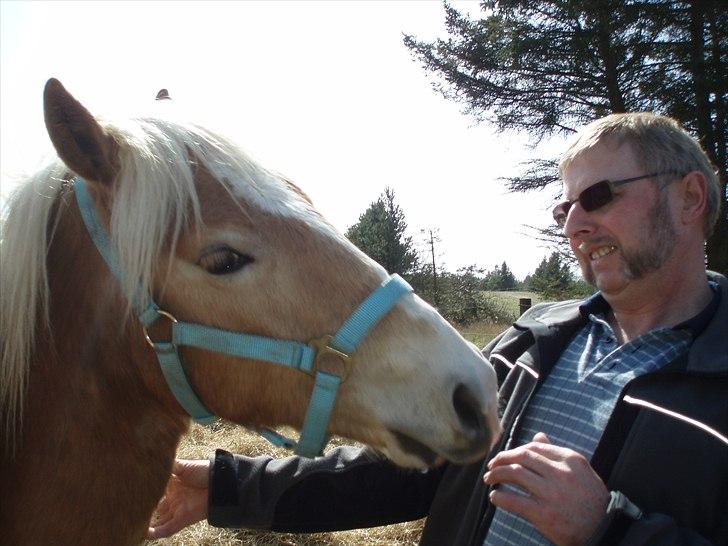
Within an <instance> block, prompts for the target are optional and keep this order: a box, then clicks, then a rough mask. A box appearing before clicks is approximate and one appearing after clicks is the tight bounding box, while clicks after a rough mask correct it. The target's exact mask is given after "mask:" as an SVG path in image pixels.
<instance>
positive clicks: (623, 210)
mask: <svg viewBox="0 0 728 546" xmlns="http://www.w3.org/2000/svg"><path fill="white" fill-rule="evenodd" d="M643 171H644V168H643V167H641V166H640V165H639V163H638V162H637V160H636V158H635V156H634V153H633V152H632V149H631V147H630V146H629V145H626V144H625V145H622V146H619V147H615V146H613V145H609V144H607V143H601V144H598V145H597V146H596V147H595V148H594V149H592V150H590V151H589V152H587V153H585V154H584V155H582V156H581V157H579V158H578V159H577V160H575V161H574V162H573V163H572V164H571V165H570V166H569V168H568V169H566V171H565V172H564V196H565V198H566V199H568V200H573V199H576V198H577V197H578V196H579V194H580V193H581V192H582V191H583V190H584V189H586V188H588V187H589V186H591V185H592V184H594V183H595V182H597V181H599V180H605V179H607V180H620V179H626V178H631V177H635V176H640V175H643V174H647V173H646V172H643ZM614 194H615V197H614V199H613V200H612V201H611V202H610V203H608V204H606V205H604V206H603V207H601V208H599V209H597V210H594V211H592V212H586V211H585V210H584V209H583V208H582V207H581V205H580V203H578V202H577V203H574V204H573V206H572V207H571V210H570V211H569V215H568V217H567V219H566V223H565V224H564V234H565V235H566V236H567V237H568V238H569V243H570V245H571V249H572V251H573V252H574V255H575V256H576V258H577V260H578V261H579V265H580V266H581V271H582V274H583V276H584V279H585V280H586V281H587V282H589V283H590V284H592V285H594V286H596V287H597V288H599V290H601V292H602V293H603V294H604V295H605V296H613V295H617V294H620V293H622V292H623V291H624V290H625V289H627V288H629V287H630V286H633V287H634V286H639V283H636V282H635V281H640V280H642V279H644V278H645V277H646V276H647V275H648V274H650V273H652V272H655V271H658V270H660V268H661V267H662V266H663V265H664V264H665V262H666V261H667V260H668V258H669V257H670V255H671V254H672V251H673V249H674V247H675V241H676V233H675V228H674V224H673V219H672V214H671V211H670V205H669V202H668V194H667V192H666V191H659V190H658V189H657V187H656V185H655V183H654V182H653V181H652V180H650V179H645V180H639V181H635V182H630V183H629V184H624V185H622V186H619V187H617V188H615V190H614Z"/></svg>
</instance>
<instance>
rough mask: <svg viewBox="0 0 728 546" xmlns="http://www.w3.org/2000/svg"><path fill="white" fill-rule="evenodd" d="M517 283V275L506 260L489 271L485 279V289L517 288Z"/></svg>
mask: <svg viewBox="0 0 728 546" xmlns="http://www.w3.org/2000/svg"><path fill="white" fill-rule="evenodd" d="M517 284H518V281H517V280H516V276H515V275H514V274H513V272H512V271H511V270H510V268H509V267H508V264H507V263H506V262H503V263H502V264H501V265H500V267H499V266H496V267H495V268H493V271H489V272H488V273H487V274H486V275H485V279H484V280H483V288H484V289H485V290H515V288H516V285H517Z"/></svg>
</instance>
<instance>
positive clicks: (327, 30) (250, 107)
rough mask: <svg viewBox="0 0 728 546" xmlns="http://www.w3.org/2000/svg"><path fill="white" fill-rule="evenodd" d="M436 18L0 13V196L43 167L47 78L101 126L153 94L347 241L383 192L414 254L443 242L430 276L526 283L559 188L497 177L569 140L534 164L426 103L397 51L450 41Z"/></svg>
mask: <svg viewBox="0 0 728 546" xmlns="http://www.w3.org/2000/svg"><path fill="white" fill-rule="evenodd" d="M452 3H453V4H454V5H455V6H456V7H457V8H458V9H460V10H461V11H468V12H470V13H478V9H479V8H478V4H477V2H472V1H455V2H452ZM444 19H445V15H444V9H443V5H442V2H440V1H437V0H425V1H416V0H407V1H372V0H370V1H344V0H339V1H337V0H329V1H322V2H314V1H308V0H298V1H293V2H289V1H272V2H255V1H246V2H232V1H225V2H204V3H198V2H173V1H166V2H135V1H131V0H127V1H122V2H111V1H103V2H89V1H83V2H63V1H52V2H28V1H11V0H0V56H1V59H0V171H1V172H2V179H1V180H2V182H1V183H0V193H2V194H3V195H7V193H8V192H9V191H11V190H12V187H13V184H14V183H15V181H16V180H17V179H18V177H19V175H21V174H22V173H23V172H33V170H35V169H36V168H37V167H38V166H39V165H40V164H41V162H42V161H43V159H44V158H47V157H48V156H49V155H50V154H52V146H51V144H50V141H49V139H48V136H47V134H46V131H45V127H44V124H43V111H42V91H43V86H44V84H45V82H46V81H47V80H48V78H50V77H55V78H58V79H59V80H60V81H61V82H62V83H63V84H64V86H65V87H66V88H67V89H68V90H69V91H70V92H71V93H72V94H73V95H74V96H75V97H76V98H77V99H79V100H80V101H81V102H82V103H83V104H84V105H85V106H86V107H87V108H88V109H89V110H90V111H91V112H92V113H94V114H97V115H101V116H104V115H106V116H109V115H121V114H128V115H134V114H135V113H137V114H138V113H140V112H144V111H148V110H149V107H150V105H151V104H152V103H153V101H154V97H155V95H156V93H157V91H158V90H159V89H161V88H163V87H164V88H167V89H168V90H169V93H170V95H171V97H172V99H173V101H174V103H175V106H177V105H179V107H180V108H183V109H184V110H185V111H188V112H189V115H188V117H189V118H190V119H192V120H194V121H199V122H201V123H203V124H205V125H206V126H208V127H210V128H211V129H218V130H221V131H222V132H224V133H225V134H228V135H230V136H232V137H233V138H234V139H235V140H236V141H237V142H238V143H239V144H240V145H241V147H242V148H243V149H245V150H246V151H248V152H249V153H250V154H251V155H252V156H253V157H254V158H256V159H257V160H258V161H259V162H260V163H261V164H263V165H264V166H265V167H267V168H269V169H271V170H273V171H276V172H279V173H282V174H284V175H285V176H286V177H288V178H289V179H290V180H292V181H294V182H295V183H296V184H297V185H298V186H300V187H301V188H302V189H303V190H304V191H305V192H306V193H307V194H308V195H309V196H310V197H311V199H312V200H313V202H314V204H315V205H316V207H317V208H318V210H319V211H320V212H321V213H322V214H323V215H324V216H326V217H327V218H328V219H329V220H330V221H331V222H332V223H333V224H334V226H336V227H337V228H338V229H340V230H341V231H345V230H346V229H347V228H348V227H350V226H351V225H353V224H354V223H356V222H357V220H358V218H359V216H360V215H361V214H362V213H363V212H364V211H365V210H366V209H367V207H368V206H369V205H370V204H371V203H372V202H374V201H376V200H377V198H378V197H379V196H380V195H381V194H382V193H383V191H384V189H385V188H386V187H390V188H392V189H393V190H394V194H395V198H396V202H397V203H398V204H399V205H400V207H401V208H402V210H403V211H404V214H405V219H406V221H407V224H408V228H409V234H410V235H411V236H412V237H413V239H414V240H415V242H416V243H417V244H419V243H420V241H423V235H422V234H421V231H422V230H430V229H434V230H437V233H438V237H439V242H437V243H436V246H435V251H436V260H437V262H438V264H442V265H443V266H445V267H446V268H447V269H448V270H450V271H455V270H456V269H457V268H459V267H463V266H468V265H476V266H478V267H482V268H485V269H492V268H493V267H494V266H495V265H497V264H500V263H502V262H503V261H506V262H507V263H508V265H509V267H510V268H511V270H512V271H513V272H514V273H515V275H516V276H517V277H518V278H523V277H524V276H525V275H526V274H528V273H530V272H532V271H533V270H534V269H535V268H536V266H537V265H538V264H539V262H540V261H541V260H542V259H543V258H544V257H545V256H547V255H548V254H549V250H548V248H545V247H544V246H543V245H542V243H539V242H538V241H536V240H535V239H534V238H533V237H532V234H533V232H532V231H531V230H529V229H528V228H527V227H525V226H526V225H536V226H543V225H546V224H547V223H548V222H549V220H550V212H549V211H550V208H551V206H552V205H553V198H554V197H555V190H554V191H550V190H546V191H544V192H535V193H531V194H509V193H508V192H507V191H506V190H505V187H504V184H503V183H502V182H500V181H499V180H498V178H499V177H502V176H507V175H510V174H513V173H517V172H519V170H520V167H519V163H521V162H523V161H525V160H527V159H529V158H532V157H538V156H539V155H544V151H543V148H546V150H547V151H548V152H550V153H552V154H558V150H559V148H560V147H561V146H563V143H560V142H556V143H555V142H550V143H546V144H545V145H544V146H542V147H541V148H539V149H536V150H534V149H533V148H532V147H530V146H529V141H528V139H527V136H526V135H519V134H498V133H497V132H496V131H495V129H494V128H493V127H492V126H490V125H488V124H487V123H481V124H477V123H476V122H475V120H474V119H473V118H472V117H468V116H467V115H465V114H464V113H463V112H462V105H458V104H456V103H453V102H451V101H448V100H446V99H445V98H443V97H442V95H440V94H439V93H437V92H435V91H434V90H433V89H432V85H431V82H432V77H431V76H428V75H427V74H426V73H425V72H424V70H423V69H422V67H421V66H420V64H419V63H418V62H417V61H415V60H414V59H413V57H412V55H411V54H410V52H409V51H408V50H407V48H406V47H405V46H404V44H403V42H402V38H403V33H406V34H413V35H415V36H416V37H418V38H419V39H426V40H433V39H435V38H438V37H441V38H442V37H446V32H445V28H444Z"/></svg>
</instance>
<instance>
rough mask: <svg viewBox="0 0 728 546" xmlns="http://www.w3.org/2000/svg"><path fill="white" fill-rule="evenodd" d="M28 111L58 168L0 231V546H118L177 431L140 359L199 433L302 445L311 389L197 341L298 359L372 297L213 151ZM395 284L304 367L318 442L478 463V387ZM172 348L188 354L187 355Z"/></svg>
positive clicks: (242, 158) (291, 196)
mask: <svg viewBox="0 0 728 546" xmlns="http://www.w3.org/2000/svg"><path fill="white" fill-rule="evenodd" d="M44 101H45V103H44V104H45V119H46V126H47V128H48V133H49V135H50V138H51V140H52V142H53V145H54V146H55V148H56V150H57V152H58V156H59V158H60V160H58V161H56V162H54V163H53V164H52V165H50V166H49V167H48V168H47V169H45V170H43V171H42V172H39V173H37V174H36V175H35V176H34V177H32V178H31V179H29V180H27V181H26V183H25V184H23V186H21V187H20V188H19V189H18V190H17V191H16V192H15V193H14V195H13V196H12V198H11V199H10V200H9V201H8V203H7V213H6V216H5V219H4V222H3V224H2V229H3V231H2V244H1V246H0V250H1V252H2V254H1V255H0V259H1V261H2V303H1V304H0V305H1V313H0V319H1V320H2V322H1V323H0V337H1V339H2V367H1V368H0V372H1V375H0V379H1V380H2V383H1V387H2V390H1V391H0V409H1V410H2V412H1V414H0V416H1V417H2V421H1V423H2V424H1V427H2V441H3V442H4V449H3V450H2V451H3V453H2V465H1V467H0V484H1V491H2V493H1V494H2V498H1V499H0V537H2V539H1V541H2V542H3V543H4V544H14V545H15V544H133V543H138V542H140V541H141V540H142V539H143V537H144V534H145V531H146V528H147V523H148V521H149V519H150V516H151V514H152V512H153V510H154V508H155V506H156V503H157V501H158V500H159V498H160V496H161V495H162V493H163V491H164V487H165V484H166V481H167V478H168V476H169V474H170V471H171V468H172V462H173V459H174V455H175V449H176V446H177V444H178V442H179V440H180V437H181V436H182V434H184V432H185V431H186V430H187V428H188V426H189V422H190V419H189V415H188V412H186V411H185V408H186V403H185V400H184V395H183V396H182V397H180V396H177V395H176V394H173V393H176V392H177V391H176V389H177V387H175V386H173V387H169V386H168V384H167V382H166V381H165V378H166V374H167V369H166V368H165V366H166V363H164V362H162V366H161V367H160V363H158V362H157V354H155V353H159V351H158V350H157V347H161V346H166V347H173V348H174V349H175V351H176V350H177V349H179V347H176V345H175V344H179V345H180V346H182V348H181V349H180V351H181V353H182V356H183V361H184V370H183V371H182V374H181V375H182V377H183V383H184V384H185V386H183V387H184V388H186V389H187V394H190V393H191V396H193V397H196V398H195V400H196V401H197V402H199V405H200V406H201V407H202V408H203V409H204V410H209V412H210V413H211V414H214V415H217V416H220V417H222V418H225V419H229V420H231V421H234V422H237V423H241V424H246V425H252V426H265V425H291V426H294V427H297V428H301V427H302V426H303V428H304V429H305V423H304V418H305V414H306V412H307V409H306V408H307V404H308V399H309V397H310V396H311V394H312V391H315V390H316V388H317V387H316V385H317V383H318V377H319V375H326V373H324V372H321V373H319V371H320V370H319V371H315V370H314V371H315V373H313V372H312V371H311V370H310V369H309V370H308V372H309V373H302V371H301V370H300V369H291V368H290V367H287V366H286V365H271V364H270V363H268V362H265V360H271V358H272V357H271V356H270V355H271V354H272V353H275V354H277V349H273V350H272V352H271V351H268V352H267V353H265V352H264V353H265V354H264V356H263V357H261V358H260V359H258V358H255V357H254V356H251V355H249V354H248V353H246V352H245V350H241V352H240V351H238V348H235V347H233V348H232V349H231V348H230V347H226V348H221V347H218V346H214V347H208V346H207V345H208V341H209V339H208V337H210V336H211V337H212V338H215V339H217V338H221V337H224V338H225V339H229V336H232V337H233V341H232V342H230V343H231V344H232V345H235V344H236V343H237V342H238V341H239V340H240V339H241V336H248V337H255V336H258V337H256V339H263V340H270V339H279V340H287V341H284V342H283V343H287V344H293V345H294V346H296V347H299V346H302V347H303V349H302V351H303V352H304V353H305V352H306V347H308V345H305V342H307V341H308V340H312V339H319V338H321V337H322V335H324V334H334V333H337V332H339V333H340V332H341V331H342V329H345V328H344V327H343V326H342V325H343V324H345V323H348V322H349V321H350V320H349V319H351V318H352V317H354V316H356V317H358V318H357V320H359V319H361V316H359V315H361V314H362V313H361V312H358V311H355V310H356V309H357V308H359V306H360V305H363V306H364V307H367V306H369V307H368V311H371V302H370V300H371V299H372V298H374V299H375V300H376V299H377V298H379V297H380V296H381V294H382V290H383V289H382V286H383V285H384V284H387V282H389V281H388V276H387V274H386V272H385V271H384V270H383V269H382V268H381V267H379V266H378V265H377V264H376V263H375V262H373V261H372V260H370V259H369V258H367V257H366V256H365V255H364V254H362V253H361V252H360V251H358V250H357V249H356V248H355V247H354V246H353V245H352V244H350V243H349V242H348V241H347V240H346V239H345V238H344V237H342V236H341V235H339V234H338V233H337V232H336V231H335V230H334V229H333V228H332V227H331V226H330V225H329V224H328V223H327V222H326V221H325V220H324V219H323V218H322V217H321V216H320V215H319V214H318V213H317V212H316V211H315V210H314V208H313V207H312V205H311V203H310V202H309V200H308V199H307V197H306V196H305V195H304V194H303V193H302V192H301V191H300V190H299V189H297V188H296V187H295V186H293V185H292V184H290V183H289V182H287V181H286V180H284V179H282V178H281V177H279V176H277V175H275V174H273V173H271V172H269V171H267V170H265V169H263V168H262V167H260V166H259V165H257V164H256V163H254V162H253V161H252V160H251V159H249V158H248V157H247V156H246V155H244V154H243V153H242V152H241V151H240V150H239V149H238V148H236V147H235V146H233V145H232V144H231V143H230V142H229V141H228V140H226V139H224V138H222V137H220V136H218V135H216V134H214V133H212V132H210V131H208V130H205V129H201V128H200V127H198V126H196V125H191V124H186V123H182V122H173V121H169V120H165V119H158V118H154V119H150V118H144V119H136V120H131V121H124V122H121V123H109V122H100V121H97V120H96V119H95V118H94V117H92V116H91V114H90V113H89V112H88V111H87V110H86V109H85V108H84V107H83V106H82V105H81V104H80V103H79V102H78V101H76V100H75V99H74V98H73V97H72V96H71V95H70V94H69V93H68V92H67V91H66V90H65V89H64V88H63V86H62V85H61V84H60V83H59V82H58V81H56V80H50V81H49V82H48V83H47V85H46V88H45V94H44ZM115 268H116V269H118V271H114V269H115ZM390 280H391V279H390ZM390 284H391V283H390ZM395 284H397V285H398V286H399V287H400V288H401V287H402V286H405V289H404V290H400V291H399V292H398V293H397V295H396V297H395V298H394V299H393V300H391V301H390V302H389V304H388V305H387V306H386V307H387V308H386V309H384V310H379V311H376V312H375V315H377V316H376V317H375V319H374V320H372V321H370V323H369V324H368V326H367V328H366V329H365V330H366V331H365V332H363V333H362V335H361V336H360V337H361V339H360V340H359V343H358V344H355V345H357V346H356V347H355V350H354V351H353V354H351V355H350V356H347V355H341V353H340V352H337V351H338V350H333V349H330V348H329V347H328V346H326V347H324V349H325V351H330V352H331V354H333V355H334V356H333V358H332V359H330V360H331V361H330V362H328V364H326V366H327V368H326V369H327V370H329V371H331V370H334V371H331V373H332V374H334V375H336V374H335V370H336V369H338V368H345V369H346V370H345V371H346V372H348V376H347V375H346V374H344V373H343V372H342V373H340V374H339V375H340V376H341V377H340V381H341V382H340V385H341V387H340V392H339V396H338V398H335V400H336V401H335V406H334V404H333V402H332V404H331V406H332V408H333V410H332V413H331V419H330V422H329V425H328V429H327V433H335V434H341V435H345V436H349V437H351V438H354V439H358V440H361V441H363V442H366V443H367V444H369V445H371V446H372V447H374V448H375V449H376V450H378V451H380V452H382V453H383V454H385V455H387V456H388V457H390V458H391V459H392V460H393V461H394V462H396V463H398V464H400V465H403V466H410V467H423V466H427V465H431V464H434V463H435V461H436V460H437V459H440V458H444V459H448V460H451V461H454V462H465V461H469V460H472V459H474V458H477V457H480V456H482V455H483V454H484V452H485V451H486V450H487V449H488V448H489V447H490V445H491V444H492V443H493V441H494V438H495V436H496V435H497V434H498V432H499V425H498V422H497V417H496V385H495V382H496V378H495V374H494V372H493V370H492V369H491V368H490V367H489V366H488V365H487V363H486V362H484V360H483V359H482V358H481V357H480V355H479V354H478V353H477V352H476V351H475V350H474V349H473V347H472V346H471V345H469V344H468V343H467V342H466V341H464V340H463V339H462V338H461V337H460V336H459V335H458V334H457V332H456V331H455V330H454V329H453V328H452V327H451V326H449V325H448V324H447V322H445V321H444V320H443V319H442V318H441V317H440V316H439V315H438V314H437V313H436V312H435V311H434V310H433V309H432V308H431V307H430V306H428V305H427V304H425V303H424V302H423V301H422V300H420V299H419V298H417V297H416V296H415V295H413V294H412V293H411V292H410V290H408V289H406V288H408V287H406V285H404V284H403V283H402V282H401V281H397V283H395ZM140 301H142V302H144V304H145V305H147V304H149V305H151V306H152V312H153V314H154V319H157V318H160V317H161V318H162V320H149V315H148V310H149V307H146V310H145V311H143V312H141V315H140V314H139V313H138V311H139V310H138V308H137V306H136V303H137V302H140ZM152 301H153V302H155V303H156V305H158V306H159V308H161V309H163V310H164V311H165V312H164V313H162V312H161V311H159V312H158V311H156V309H157V308H156V307H155V306H154V304H151V303H149V302H152ZM362 302H365V303H366V302H368V303H366V305H365V304H363V303H362ZM375 307H376V305H375ZM167 313H169V315H168V314H167ZM364 314H366V313H364ZM171 316H174V318H175V320H177V321H179V322H178V323H174V324H173V325H171V326H170V323H169V321H168V320H167V318H166V317H171ZM170 320H171V318H170ZM190 325H192V326H190ZM195 325H197V326H195ZM147 327H149V328H147ZM185 328H191V329H193V330H194V332H197V333H196V334H194V335H193V336H192V337H195V335H197V334H199V332H200V331H202V332H203V333H204V336H208V337H204V336H202V337H204V340H203V341H200V340H199V339H197V338H196V339H197V341H195V340H192V341H190V340H189V339H187V338H184V336H182V334H184V332H185V331H186V330H185ZM147 329H149V333H148V336H149V337H148V338H147V339H145V335H146V334H147ZM180 332H182V333H180ZM210 332H212V333H210ZM188 333H189V332H188ZM200 335H202V334H200ZM251 335H252V336H251ZM166 336H172V338H173V339H172V341H171V342H165V341H164V340H165V339H167V340H168V337H166ZM177 336H182V337H183V338H184V339H187V341H175V340H177V339H178V337H177ZM225 336H228V337H225ZM235 336H237V337H235ZM338 336H339V334H337V337H338ZM198 337H199V336H198ZM245 339H247V337H246V338H245ZM334 341H335V340H334ZM276 343H277V342H276ZM286 346H288V345H286ZM324 349H321V348H319V351H320V352H321V351H324ZM310 351H313V353H312V354H314V353H315V354H318V353H316V349H315V348H313V349H310ZM325 351H324V352H325ZM238 352H240V354H238ZM253 352H255V351H253ZM165 354H166V353H165ZM175 354H177V353H176V352H175ZM233 355H235V356H233ZM163 356H164V355H162V356H160V359H162V357H163ZM329 356H330V355H329ZM175 358H176V357H175ZM272 359H273V360H274V361H275V358H272ZM339 360H340V361H339ZM177 364H178V367H179V365H180V363H177ZM317 365H318V364H317ZM322 366H323V365H322ZM337 366H338V368H337ZM180 369H181V368H180ZM180 369H178V370H177V371H180ZM322 369H323V368H322ZM304 371H306V370H304ZM173 382H174V380H173ZM187 383H189V385H188V384H187ZM184 388H183V390H184ZM334 394H335V393H334ZM312 405H313V402H312ZM332 408H329V409H332ZM194 411H195V410H194V408H193V410H192V411H190V413H194ZM198 417H199V416H198ZM208 417H209V416H208ZM324 426H325V424H324Z"/></svg>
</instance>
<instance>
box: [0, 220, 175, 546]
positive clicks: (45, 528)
mask: <svg viewBox="0 0 728 546" xmlns="http://www.w3.org/2000/svg"><path fill="white" fill-rule="evenodd" d="M71 227H73V226H72V225H71ZM76 227H77V226H76ZM64 228H65V230H68V229H69V228H68V224H67V225H66V226H62V227H61V228H60V231H59V234H58V236H57V238H56V240H57V241H59V240H65V241H68V240H73V239H72V237H73V236H74V234H73V233H68V232H63V231H64ZM71 231H72V230H71ZM75 236H76V237H79V239H78V240H77V242H76V244H75V245H72V244H70V245H67V246H66V248H65V249H64V248H62V247H60V245H54V246H53V247H52V248H51V251H50V252H49V259H48V261H49V286H50V293H51V298H50V319H51V333H50V334H41V335H40V336H39V337H40V339H39V342H38V343H37V345H36V348H35V351H34V360H33V362H32V363H31V367H30V376H29V383H28V389H27V395H26V399H25V407H24V415H23V425H22V431H21V433H22V436H21V439H20V442H21V443H20V447H19V448H18V450H17V452H16V453H15V457H14V458H13V459H12V461H11V462H8V461H5V462H3V464H2V469H0V481H1V482H2V484H3V487H2V489H3V500H2V505H3V506H2V509H1V510H0V535H2V536H3V540H5V539H6V538H8V539H9V540H10V542H9V543H19V544H24V543H43V544H46V543H47V544H55V543H72V544H76V543H84V544H112V543H113V544H124V543H138V542H140V541H141V540H142V539H143V536H144V532H145V531H146V523H147V521H148V518H149V516H150V515H151V513H152V511H153V509H154V506H155V504H156V502H157V500H158V499H159V498H160V497H161V495H162V493H163V491H164V486H165V483H166V481H167V478H168V477H169V473H170V471H171V468H172V462H173V459H174V453H175V449H176V446H177V443H178V441H179V439H180V437H181V435H182V434H183V433H184V431H185V430H186V427H187V424H188V420H187V419H186V418H185V417H184V416H183V415H182V414H181V413H180V412H179V411H174V409H173V406H172V405H171V404H170V403H169V400H168V399H167V398H165V396H167V397H169V395H168V394H167V393H166V392H165V391H164V387H163V385H162V386H160V383H161V379H159V378H161V373H159V372H158V370H155V369H154V368H153V366H154V363H153V361H152V359H153V357H152V356H151V355H150V354H149V351H145V350H144V341H143V338H141V333H140V332H139V327H138V325H137V324H136V322H135V319H133V318H132V319H129V320H128V321H127V324H126V325H125V326H122V324H120V322H121V321H122V320H123V319H122V315H121V311H122V309H123V306H124V302H123V301H121V298H120V296H119V295H118V288H117V287H116V285H115V284H114V283H115V281H114V280H113V279H112V278H110V277H109V275H108V273H105V271H106V270H105V266H104V264H103V263H102V262H101V260H100V259H99V257H98V255H97V254H95V253H91V252H89V251H88V245H83V244H80V243H81V242H82V240H83V239H81V238H80V237H81V235H78V234H76V235H75ZM137 336H139V337H137ZM157 376H159V378H158V377H157ZM160 393H162V394H160Z"/></svg>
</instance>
